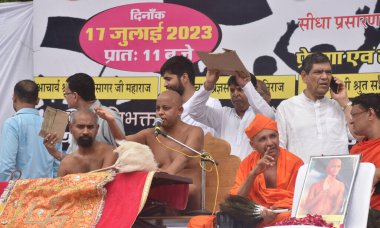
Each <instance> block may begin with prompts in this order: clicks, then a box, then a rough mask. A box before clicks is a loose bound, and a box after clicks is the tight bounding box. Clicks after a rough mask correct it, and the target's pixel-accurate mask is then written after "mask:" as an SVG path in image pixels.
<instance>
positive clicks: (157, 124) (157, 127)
mask: <svg viewBox="0 0 380 228" xmlns="http://www.w3.org/2000/svg"><path fill="white" fill-rule="evenodd" d="M153 125H154V135H155V136H157V135H159V134H160V133H161V130H160V127H161V125H162V119H161V118H160V117H157V118H155V119H154V123H153Z"/></svg>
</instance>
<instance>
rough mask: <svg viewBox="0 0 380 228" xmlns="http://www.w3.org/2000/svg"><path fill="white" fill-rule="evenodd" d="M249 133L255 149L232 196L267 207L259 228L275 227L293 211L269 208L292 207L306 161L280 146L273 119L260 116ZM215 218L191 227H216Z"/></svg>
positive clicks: (198, 220) (196, 220)
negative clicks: (275, 211) (300, 170)
mask: <svg viewBox="0 0 380 228" xmlns="http://www.w3.org/2000/svg"><path fill="white" fill-rule="evenodd" d="M245 133H246V135H247V137H248V138H249V140H250V141H249V142H250V145H251V146H252V148H254V150H253V151H252V152H251V153H250V154H249V155H248V156H247V157H246V158H245V159H244V160H243V161H242V162H241V164H240V167H239V169H238V171H237V172H236V177H235V183H234V186H233V187H232V189H231V192H230V193H231V194H232V195H239V196H243V197H246V198H248V199H250V200H252V201H254V202H256V203H258V204H260V205H262V206H264V207H265V208H266V209H264V210H263V211H262V213H261V215H262V217H263V221H262V222H260V223H259V224H258V225H257V227H266V226H271V225H274V224H275V223H276V222H279V221H281V220H283V219H285V218H288V217H290V212H283V213H274V212H272V211H271V210H268V209H276V208H286V209H291V208H292V203H293V195H294V187H295V181H296V177H297V173H298V169H299V168H300V167H301V166H302V165H303V162H302V160H301V159H300V158H298V157H297V156H295V155H294V154H292V153H291V152H289V151H287V150H285V149H284V148H282V147H280V146H279V135H278V129H277V123H276V122H275V121H274V120H272V119H271V118H269V117H266V116H264V115H262V114H256V116H255V118H254V119H253V121H252V122H251V123H250V124H249V126H248V127H247V128H246V129H245ZM241 216H242V217H244V215H243V214H242V215H241ZM213 219H214V218H213V217H212V216H211V217H210V216H201V217H198V216H196V217H194V218H192V219H191V220H190V222H189V224H188V227H191V228H193V227H194V228H195V227H214V226H213V225H212V224H213ZM231 219H233V220H234V223H235V222H237V223H240V222H241V223H240V225H241V227H250V226H248V225H247V224H242V221H244V219H238V218H232V217H231ZM210 224H211V225H210Z"/></svg>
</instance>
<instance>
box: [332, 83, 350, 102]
mask: <svg viewBox="0 0 380 228" xmlns="http://www.w3.org/2000/svg"><path fill="white" fill-rule="evenodd" d="M331 80H335V82H336V84H338V93H334V92H333V91H331V89H330V94H331V97H332V98H333V99H334V100H336V101H337V102H338V103H339V105H340V106H341V107H344V106H345V105H346V104H347V103H348V101H349V99H348V96H347V89H346V86H345V85H344V83H343V82H342V80H340V79H339V78H336V77H333V78H331Z"/></svg>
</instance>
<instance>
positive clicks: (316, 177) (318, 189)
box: [296, 154, 360, 227]
mask: <svg viewBox="0 0 380 228" xmlns="http://www.w3.org/2000/svg"><path fill="white" fill-rule="evenodd" d="M359 163H360V155H359V154H356V155H336V156H315V157H311V158H310V162H309V166H308V169H307V172H306V177H305V181H304V183H303V186H302V192H301V197H300V200H299V203H298V205H297V208H296V218H302V217H305V216H306V215H307V214H311V215H315V214H319V215H322V217H323V219H324V220H326V222H328V223H331V222H332V223H333V224H334V226H335V227H339V226H340V225H341V224H344V221H345V216H346V213H347V208H348V205H349V202H350V197H351V192H352V189H353V186H354V183H355V178H356V174H357V172H358V168H359Z"/></svg>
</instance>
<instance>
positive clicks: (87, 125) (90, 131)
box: [58, 109, 117, 176]
mask: <svg viewBox="0 0 380 228" xmlns="http://www.w3.org/2000/svg"><path fill="white" fill-rule="evenodd" d="M69 128H70V132H71V134H72V135H73V138H74V140H75V141H76V143H77V145H78V149H77V150H75V151H73V152H72V153H70V154H68V155H67V156H66V157H65V158H64V159H63V160H62V162H61V165H60V166H59V170H58V176H65V175H67V174H72V173H87V172H90V171H93V170H97V169H101V168H105V167H109V166H111V165H113V164H114V163H115V161H116V159H117V154H116V153H115V152H113V150H114V149H115V147H114V146H112V145H109V144H105V143H101V142H99V141H96V134H97V132H98V129H99V125H98V116H97V115H96V114H95V113H94V112H92V111H91V110H89V109H78V110H77V111H75V112H73V113H72V115H71V120H70V125H69Z"/></svg>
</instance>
